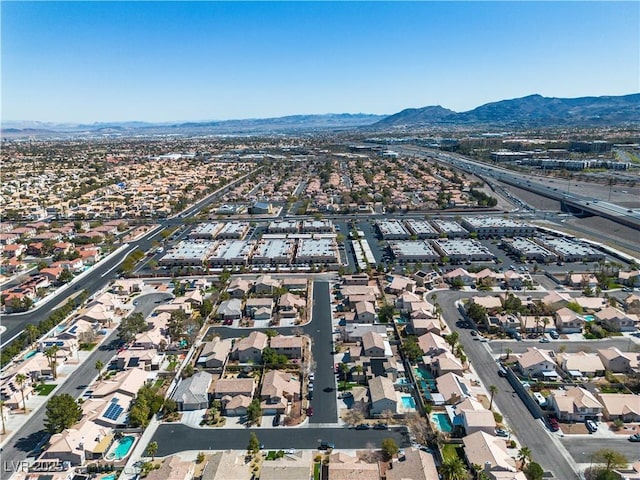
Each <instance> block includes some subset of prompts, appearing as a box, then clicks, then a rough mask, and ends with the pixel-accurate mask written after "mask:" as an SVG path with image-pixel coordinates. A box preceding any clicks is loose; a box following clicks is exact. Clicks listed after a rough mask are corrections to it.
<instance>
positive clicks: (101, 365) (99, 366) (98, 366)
mask: <svg viewBox="0 0 640 480" xmlns="http://www.w3.org/2000/svg"><path fill="white" fill-rule="evenodd" d="M103 368H104V362H103V361H102V360H98V361H96V370H97V371H98V380H102V369H103Z"/></svg>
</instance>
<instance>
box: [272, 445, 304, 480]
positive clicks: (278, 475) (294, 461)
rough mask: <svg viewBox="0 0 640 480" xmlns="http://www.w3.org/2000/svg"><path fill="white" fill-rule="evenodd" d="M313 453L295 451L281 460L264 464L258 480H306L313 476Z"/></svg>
mask: <svg viewBox="0 0 640 480" xmlns="http://www.w3.org/2000/svg"><path fill="white" fill-rule="evenodd" d="M312 467H313V453H312V452H311V451H309V450H296V452H295V453H289V454H287V455H285V456H284V457H283V458H278V459H276V460H270V461H268V462H264V463H263V464H262V466H261V467H260V480H289V479H294V480H295V479H299V478H302V479H307V478H311V476H312V475H313V473H312V472H313V468H312Z"/></svg>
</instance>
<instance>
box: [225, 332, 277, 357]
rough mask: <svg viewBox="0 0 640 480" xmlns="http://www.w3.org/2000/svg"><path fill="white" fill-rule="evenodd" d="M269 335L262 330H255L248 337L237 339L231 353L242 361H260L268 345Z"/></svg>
mask: <svg viewBox="0 0 640 480" xmlns="http://www.w3.org/2000/svg"><path fill="white" fill-rule="evenodd" d="M268 341H269V337H267V335H265V334H264V333H262V332H258V331H253V332H251V333H250V334H249V336H248V337H245V338H242V339H240V340H236V342H235V344H234V345H233V349H232V350H231V355H232V357H233V358H234V359H236V360H238V361H239V362H240V363H249V362H253V363H260V362H261V361H262V351H263V350H264V349H265V348H266V347H267V343H268Z"/></svg>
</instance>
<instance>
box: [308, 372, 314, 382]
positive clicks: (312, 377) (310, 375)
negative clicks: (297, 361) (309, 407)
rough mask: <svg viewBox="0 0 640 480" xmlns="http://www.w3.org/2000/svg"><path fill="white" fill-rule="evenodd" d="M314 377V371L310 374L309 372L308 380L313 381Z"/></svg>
mask: <svg viewBox="0 0 640 480" xmlns="http://www.w3.org/2000/svg"><path fill="white" fill-rule="evenodd" d="M315 379H316V375H315V373H310V374H309V381H310V382H313V381H314V380H315Z"/></svg>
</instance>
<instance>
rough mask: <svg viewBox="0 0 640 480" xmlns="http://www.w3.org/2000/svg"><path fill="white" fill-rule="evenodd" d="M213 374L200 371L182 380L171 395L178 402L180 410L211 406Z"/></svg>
mask: <svg viewBox="0 0 640 480" xmlns="http://www.w3.org/2000/svg"><path fill="white" fill-rule="evenodd" d="M212 381H213V376H212V375H211V374H210V373H208V372H203V371H201V372H198V373H196V374H195V375H193V376H191V377H188V378H185V379H184V380H182V381H181V382H180V383H179V384H178V386H177V388H176V389H175V391H174V393H173V394H172V395H171V398H173V399H174V400H175V401H176V403H177V404H178V410H181V411H187V410H200V409H203V408H207V407H209V388H210V387H211V382H212Z"/></svg>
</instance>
